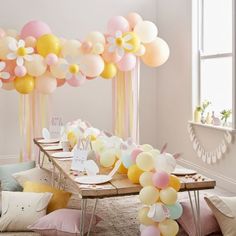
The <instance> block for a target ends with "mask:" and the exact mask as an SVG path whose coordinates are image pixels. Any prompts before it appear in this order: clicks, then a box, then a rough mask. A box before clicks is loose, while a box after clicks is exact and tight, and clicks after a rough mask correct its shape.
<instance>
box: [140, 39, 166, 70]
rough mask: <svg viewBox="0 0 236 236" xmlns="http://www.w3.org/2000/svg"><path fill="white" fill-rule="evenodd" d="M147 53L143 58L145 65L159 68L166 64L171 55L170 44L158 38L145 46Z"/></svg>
mask: <svg viewBox="0 0 236 236" xmlns="http://www.w3.org/2000/svg"><path fill="white" fill-rule="evenodd" d="M144 46H145V48H146V52H145V53H144V55H143V56H142V57H141V58H142V61H143V63H144V64H146V65H147V66H150V67H157V66H160V65H162V64H164V63H165V62H166V61H167V59H168V58H169V55H170V49H169V46H168V44H167V43H166V42H165V41H164V40H163V39H161V38H156V39H155V40H153V41H152V42H151V43H147V44H144Z"/></svg>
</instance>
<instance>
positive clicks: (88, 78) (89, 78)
mask: <svg viewBox="0 0 236 236" xmlns="http://www.w3.org/2000/svg"><path fill="white" fill-rule="evenodd" d="M86 79H87V80H93V79H97V77H88V76H87V77H86Z"/></svg>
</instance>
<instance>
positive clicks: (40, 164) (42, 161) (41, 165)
mask: <svg viewBox="0 0 236 236" xmlns="http://www.w3.org/2000/svg"><path fill="white" fill-rule="evenodd" d="M40 156H41V155H40ZM44 158H45V154H44V153H43V157H42V160H41V163H40V161H39V166H40V168H42V167H43V163H44ZM39 160H40V159H39Z"/></svg>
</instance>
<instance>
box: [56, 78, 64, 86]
mask: <svg viewBox="0 0 236 236" xmlns="http://www.w3.org/2000/svg"><path fill="white" fill-rule="evenodd" d="M65 82H66V80H65V79H57V87H61V86H63V85H64V84H65Z"/></svg>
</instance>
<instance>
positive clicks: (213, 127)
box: [188, 121, 236, 133]
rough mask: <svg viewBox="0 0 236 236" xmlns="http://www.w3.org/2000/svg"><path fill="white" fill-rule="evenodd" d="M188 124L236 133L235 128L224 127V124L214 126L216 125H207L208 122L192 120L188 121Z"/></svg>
mask: <svg viewBox="0 0 236 236" xmlns="http://www.w3.org/2000/svg"><path fill="white" fill-rule="evenodd" d="M188 123H189V124H192V125H194V126H200V127H204V128H208V129H215V130H220V131H229V132H232V133H236V129H233V128H231V127H224V126H216V125H208V124H202V123H197V122H194V121H188Z"/></svg>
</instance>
